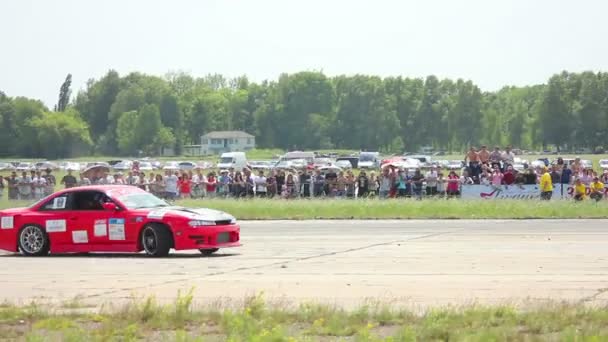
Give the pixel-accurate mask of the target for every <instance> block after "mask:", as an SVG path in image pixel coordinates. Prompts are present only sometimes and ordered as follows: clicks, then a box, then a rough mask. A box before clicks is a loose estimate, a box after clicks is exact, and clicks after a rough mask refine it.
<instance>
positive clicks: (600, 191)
mask: <svg viewBox="0 0 608 342" xmlns="http://www.w3.org/2000/svg"><path fill="white" fill-rule="evenodd" d="M589 188H590V189H591V194H590V195H589V197H591V198H592V199H594V200H596V201H598V202H599V201H600V200H601V199H602V198H604V183H602V182H601V181H600V179H599V177H597V176H595V177H593V182H591V184H590V185H589Z"/></svg>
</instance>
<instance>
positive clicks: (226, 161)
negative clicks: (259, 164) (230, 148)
mask: <svg viewBox="0 0 608 342" xmlns="http://www.w3.org/2000/svg"><path fill="white" fill-rule="evenodd" d="M217 167H218V169H220V170H222V169H225V170H228V169H230V168H234V169H235V170H237V171H242V170H243V168H245V167H247V156H246V155H245V152H226V153H222V155H221V156H220V162H219V163H217Z"/></svg>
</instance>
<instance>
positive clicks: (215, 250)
mask: <svg viewBox="0 0 608 342" xmlns="http://www.w3.org/2000/svg"><path fill="white" fill-rule="evenodd" d="M219 250H220V249H219V248H209V249H199V251H200V252H201V253H202V254H203V255H204V256H209V255H211V254H213V253H215V252H217V251H219Z"/></svg>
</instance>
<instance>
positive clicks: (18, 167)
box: [0, 160, 215, 172]
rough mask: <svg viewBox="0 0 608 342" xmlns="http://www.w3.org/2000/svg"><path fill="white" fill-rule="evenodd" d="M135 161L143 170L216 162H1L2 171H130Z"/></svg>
mask: <svg viewBox="0 0 608 342" xmlns="http://www.w3.org/2000/svg"><path fill="white" fill-rule="evenodd" d="M135 163H138V168H139V170H141V171H153V170H192V169H196V168H203V169H210V168H213V167H214V166H215V164H213V163H211V162H208V161H201V162H199V163H196V162H193V161H169V162H164V163H163V162H159V161H153V160H139V161H133V160H110V161H105V162H102V161H100V162H82V163H81V162H73V161H59V162H51V161H40V162H36V163H32V162H0V171H18V172H22V171H32V170H47V169H51V170H63V171H68V170H70V171H83V170H86V169H87V168H89V167H92V166H106V167H107V168H108V169H111V170H113V171H116V172H122V171H129V170H132V169H133V166H134V164H135Z"/></svg>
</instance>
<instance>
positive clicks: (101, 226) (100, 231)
mask: <svg viewBox="0 0 608 342" xmlns="http://www.w3.org/2000/svg"><path fill="white" fill-rule="evenodd" d="M93 228H94V235H95V236H107V235H108V224H107V223H106V220H95V225H94V227H93Z"/></svg>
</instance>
